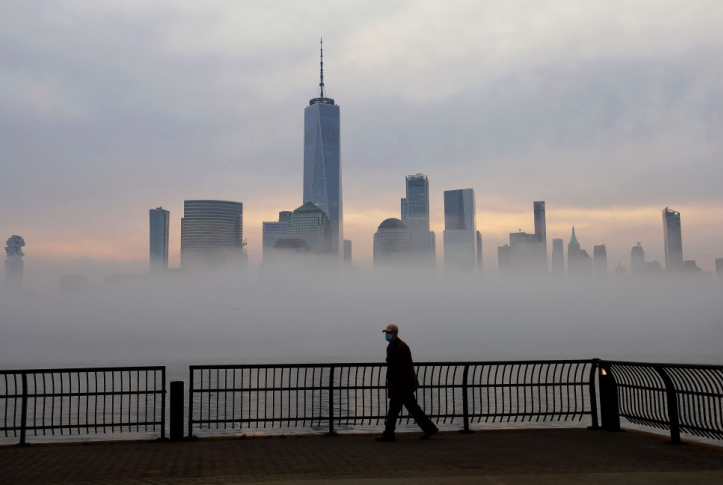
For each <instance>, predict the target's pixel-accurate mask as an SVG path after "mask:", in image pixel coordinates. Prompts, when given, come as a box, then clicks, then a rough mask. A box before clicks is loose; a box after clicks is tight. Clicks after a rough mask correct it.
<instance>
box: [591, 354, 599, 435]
mask: <svg viewBox="0 0 723 485" xmlns="http://www.w3.org/2000/svg"><path fill="white" fill-rule="evenodd" d="M598 362H600V359H597V358H595V359H592V363H591V366H590V383H589V389H590V414H591V416H592V426H591V427H590V429H599V427H600V426H599V424H598V420H597V393H596V391H595V376H596V374H597V373H596V372H595V371H596V370H597V366H598Z"/></svg>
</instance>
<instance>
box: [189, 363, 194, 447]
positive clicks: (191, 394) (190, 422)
mask: <svg viewBox="0 0 723 485" xmlns="http://www.w3.org/2000/svg"><path fill="white" fill-rule="evenodd" d="M188 374H189V375H188V437H189V438H193V367H189V368H188Z"/></svg>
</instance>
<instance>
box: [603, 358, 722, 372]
mask: <svg viewBox="0 0 723 485" xmlns="http://www.w3.org/2000/svg"><path fill="white" fill-rule="evenodd" d="M600 363H601V364H614V365H629V366H632V367H669V368H677V369H711V370H723V365H713V364H671V363H665V362H632V361H627V360H601V361H600Z"/></svg>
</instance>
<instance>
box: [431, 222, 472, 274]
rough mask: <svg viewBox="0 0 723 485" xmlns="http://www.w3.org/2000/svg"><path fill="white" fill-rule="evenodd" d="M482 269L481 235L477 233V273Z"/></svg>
mask: <svg viewBox="0 0 723 485" xmlns="http://www.w3.org/2000/svg"><path fill="white" fill-rule="evenodd" d="M432 234H434V233H432ZM483 269H484V265H483V264H482V233H481V232H479V231H477V271H480V272H482V270H483Z"/></svg>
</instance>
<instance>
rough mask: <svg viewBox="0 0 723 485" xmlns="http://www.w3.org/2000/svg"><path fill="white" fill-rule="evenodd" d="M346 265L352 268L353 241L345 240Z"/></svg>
mask: <svg viewBox="0 0 723 485" xmlns="http://www.w3.org/2000/svg"><path fill="white" fill-rule="evenodd" d="M344 264H346V265H349V266H351V241H350V240H349V239H344Z"/></svg>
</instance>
